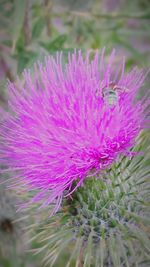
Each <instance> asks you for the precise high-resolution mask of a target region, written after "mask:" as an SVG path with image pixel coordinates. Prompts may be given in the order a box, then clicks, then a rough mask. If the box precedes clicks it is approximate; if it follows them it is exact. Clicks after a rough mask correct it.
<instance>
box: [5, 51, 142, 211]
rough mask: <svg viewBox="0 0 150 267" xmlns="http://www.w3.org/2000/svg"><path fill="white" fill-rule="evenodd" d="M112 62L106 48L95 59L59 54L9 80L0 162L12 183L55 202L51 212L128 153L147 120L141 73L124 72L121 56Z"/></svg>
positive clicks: (44, 202)
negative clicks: (11, 174) (140, 94)
mask: <svg viewBox="0 0 150 267" xmlns="http://www.w3.org/2000/svg"><path fill="white" fill-rule="evenodd" d="M114 62H115V53H114V51H113V52H112V54H111V56H110V57H109V59H108V62H107V64H105V62H104V51H102V54H101V57H100V56H99V53H98V52H97V53H96V54H95V56H94V59H92V60H90V53H87V55H86V56H85V57H84V56H83V55H82V53H81V52H74V53H73V54H72V55H70V54H69V55H68V61H67V63H65V64H63V62H62V54H61V53H58V54H57V56H56V58H53V57H49V58H47V59H46V61H45V66H43V65H42V64H39V63H38V64H37V65H36V67H35V70H34V73H33V74H31V72H30V71H29V70H25V71H24V74H23V81H21V80H20V81H18V82H17V83H16V84H13V83H9V84H8V89H9V102H8V106H9V114H7V113H4V112H3V113H2V115H3V117H4V118H3V122H2V125H1V127H2V131H1V133H0V136H1V137H0V147H1V156H0V162H1V163H2V164H4V165H6V166H9V169H11V170H12V171H14V179H15V186H17V185H18V184H19V185H21V186H23V188H26V189H27V190H29V191H30V192H31V191H33V197H32V201H35V202H36V201H41V202H42V205H43V206H44V205H48V204H50V203H51V204H54V205H55V207H54V209H53V212H56V211H57V210H58V209H59V207H60V204H61V202H62V197H63V196H64V195H65V192H66V191H67V194H71V193H72V192H73V191H74V190H75V189H76V188H77V187H78V186H80V185H81V184H82V183H83V181H84V180H85V178H87V177H88V176H91V175H93V173H94V172H95V173H98V172H101V171H102V170H104V169H106V168H108V166H110V165H111V164H112V163H113V162H114V161H115V160H116V159H117V157H118V156H119V155H130V148H131V147H132V146H134V144H135V140H136V137H137V136H138V135H139V133H140V131H141V129H142V128H143V127H144V125H145V123H146V121H145V115H144V111H145V109H146V106H147V103H146V104H143V103H144V100H145V99H142V100H138V101H136V100H135V97H136V95H137V92H138V90H139V88H140V87H141V86H142V84H143V81H144V78H145V75H144V72H143V71H140V70H137V69H136V68H134V69H133V70H132V71H130V72H129V73H127V74H126V73H125V71H124V67H125V66H124V65H125V64H124V61H123V62H122V63H121V64H119V65H118V66H117V67H116V66H114V65H113V64H114ZM17 176H18V179H17V178H16V177H17Z"/></svg>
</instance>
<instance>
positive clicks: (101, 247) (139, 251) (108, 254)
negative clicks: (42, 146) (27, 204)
mask: <svg viewBox="0 0 150 267" xmlns="http://www.w3.org/2000/svg"><path fill="white" fill-rule="evenodd" d="M135 150H136V151H137V150H140V151H141V150H142V151H144V155H138V156H135V157H133V158H132V159H129V158H127V157H121V158H120V159H119V160H118V161H117V162H116V163H115V164H114V165H113V166H112V167H111V168H110V169H108V170H107V171H104V172H103V173H101V175H99V177H95V176H93V177H88V178H87V179H86V181H85V182H84V184H83V185H82V186H81V187H80V188H78V189H77V190H76V191H75V192H74V194H73V195H72V196H71V198H66V199H65V200H64V201H63V206H62V209H61V210H60V211H59V212H58V213H57V214H56V215H55V216H53V217H52V218H49V219H48V220H47V222H46V223H45V222H43V225H41V227H40V229H38V234H37V236H36V239H37V241H38V242H39V244H40V248H39V249H37V252H43V253H45V256H44V262H45V264H48V266H55V267H56V266H57V267H58V266H61V267H105V266H108V267H125V266H126V267H134V266H136V267H141V266H148V264H149V263H150V257H149V254H150V243H149V239H148V225H149V219H148V216H149V210H148V201H149V200H148V193H149V188H148V186H149V166H148V164H149V160H148V152H149V151H150V150H149V147H148V143H147V141H146V138H145V134H143V135H142V137H141V138H140V139H139V140H138V145H137V147H136V149H135ZM59 263H60V265H59Z"/></svg>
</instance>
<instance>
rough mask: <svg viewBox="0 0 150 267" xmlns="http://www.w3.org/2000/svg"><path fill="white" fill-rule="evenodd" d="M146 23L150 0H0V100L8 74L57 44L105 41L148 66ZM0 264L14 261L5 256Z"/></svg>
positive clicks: (0, 101)
mask: <svg viewBox="0 0 150 267" xmlns="http://www.w3.org/2000/svg"><path fill="white" fill-rule="evenodd" d="M149 24H150V2H149V0H133V1H130V0H93V1H92V0H87V1H85V0H76V1H72V0H53V1H52V0H1V1H0V25H1V28H0V40H1V41H0V105H4V102H5V89H4V88H5V82H6V79H7V78H8V79H9V80H11V81H13V80H15V77H16V75H17V74H20V73H21V72H22V71H23V70H24V68H28V67H30V66H32V65H33V63H34V62H35V61H37V60H39V59H41V58H43V57H44V56H45V55H47V54H53V53H55V52H56V51H58V50H62V51H64V52H65V53H66V52H68V51H72V49H74V48H79V49H91V50H95V49H101V48H102V47H104V46H105V47H106V53H107V52H109V51H110V50H111V49H112V48H114V47H115V48H116V50H117V51H118V53H117V54H118V57H122V55H125V57H126V60H127V65H126V67H127V68H131V67H132V66H133V65H138V66H139V67H144V68H147V67H148V65H149V59H150V30H149ZM33 246H35V247H36V244H33ZM28 257H29V259H28ZM26 262H27V264H26V263H24V262H23V263H21V264H18V266H36V267H38V266H39V264H38V263H37V262H36V263H35V262H34V261H33V256H32V254H31V255H30V256H27V257H26ZM28 262H30V264H31V265H28ZM1 264H2V267H7V266H9V267H11V266H13V265H12V264H11V263H10V262H9V261H8V260H3V263H0V267H1ZM13 264H14V263H13ZM15 266H16V267H18V266H17V262H16V263H15Z"/></svg>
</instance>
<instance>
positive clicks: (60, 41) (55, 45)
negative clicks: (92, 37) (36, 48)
mask: <svg viewBox="0 0 150 267" xmlns="http://www.w3.org/2000/svg"><path fill="white" fill-rule="evenodd" d="M66 40H67V35H65V34H62V35H60V36H58V37H57V38H55V39H54V40H53V41H52V42H49V43H44V42H40V45H41V46H42V47H43V48H45V49H46V50H47V51H57V50H62V48H63V47H64V43H65V42H66Z"/></svg>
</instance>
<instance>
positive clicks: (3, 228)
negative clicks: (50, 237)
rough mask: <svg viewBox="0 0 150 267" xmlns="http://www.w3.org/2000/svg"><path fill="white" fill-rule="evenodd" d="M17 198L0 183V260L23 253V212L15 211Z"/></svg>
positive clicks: (24, 240)
mask: <svg viewBox="0 0 150 267" xmlns="http://www.w3.org/2000/svg"><path fill="white" fill-rule="evenodd" d="M17 204H18V200H17V198H16V196H15V195H14V193H12V191H10V190H8V188H7V187H6V186H5V185H0V261H1V259H3V258H5V259H11V260H12V258H15V262H16V255H18V256H21V255H23V254H24V253H25V248H27V247H26V244H25V243H26V238H27V235H26V234H25V229H24V228H25V225H26V223H25V220H23V217H24V214H23V213H19V212H17V209H16V205H17Z"/></svg>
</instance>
